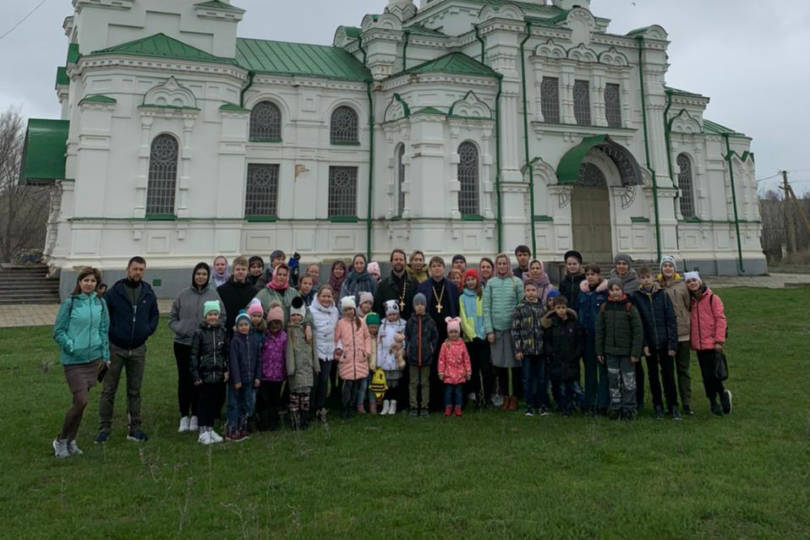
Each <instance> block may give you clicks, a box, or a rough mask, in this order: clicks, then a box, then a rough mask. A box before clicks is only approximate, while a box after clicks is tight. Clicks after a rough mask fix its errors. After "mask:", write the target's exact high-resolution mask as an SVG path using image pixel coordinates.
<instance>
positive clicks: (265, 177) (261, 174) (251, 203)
mask: <svg viewBox="0 0 810 540" xmlns="http://www.w3.org/2000/svg"><path fill="white" fill-rule="evenodd" d="M278 169H279V166H278V165H265V164H256V163H251V164H249V165H248V173H247V190H246V194H245V217H277V216H278Z"/></svg>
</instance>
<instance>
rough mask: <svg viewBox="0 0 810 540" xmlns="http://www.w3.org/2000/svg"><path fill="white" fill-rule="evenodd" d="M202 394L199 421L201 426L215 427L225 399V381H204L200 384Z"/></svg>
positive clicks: (200, 393) (200, 394)
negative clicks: (215, 421)
mask: <svg viewBox="0 0 810 540" xmlns="http://www.w3.org/2000/svg"><path fill="white" fill-rule="evenodd" d="M198 389H199V396H200V404H199V408H200V412H199V422H200V425H201V426H207V427H213V426H214V420H216V419H217V418H218V417H219V415H220V413H221V411H222V402H223V401H225V383H224V382H218V383H202V384H201V385H200V386H198Z"/></svg>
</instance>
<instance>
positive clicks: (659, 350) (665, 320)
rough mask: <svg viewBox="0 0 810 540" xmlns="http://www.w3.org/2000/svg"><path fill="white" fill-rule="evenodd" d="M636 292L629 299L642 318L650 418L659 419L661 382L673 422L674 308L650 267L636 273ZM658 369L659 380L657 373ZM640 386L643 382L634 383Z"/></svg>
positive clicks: (675, 405)
mask: <svg viewBox="0 0 810 540" xmlns="http://www.w3.org/2000/svg"><path fill="white" fill-rule="evenodd" d="M638 278H639V289H638V290H637V291H635V292H634V293H633V294H632V295H631V297H630V299H631V300H632V302H633V305H635V306H636V308H637V309H638V311H639V314H640V315H641V323H642V326H643V328H644V341H643V343H644V356H645V357H646V358H647V373H648V376H649V380H650V393H651V394H652V399H653V407H654V411H653V416H654V417H655V418H657V419H659V420H660V419H661V418H662V417H663V414H664V403H663V400H662V396H661V380H662V379H663V383H664V394H665V396H666V400H667V409H668V411H669V414H670V415H671V416H672V419H673V420H680V419H681V415H680V412H679V411H678V394H677V392H676V390H675V354H676V352H677V350H678V327H677V320H676V319H675V309H674V308H673V306H672V301H671V300H670V299H669V295H667V293H666V291H664V289H662V288H661V286H660V285H658V283H657V282H656V281H655V280H654V279H653V275H652V272H651V271H650V269H649V268H641V269H640V270H639V271H638ZM659 368H660V370H661V376H660V377H659V375H658V371H659ZM636 384H639V385H643V384H644V381H643V380H642V381H636Z"/></svg>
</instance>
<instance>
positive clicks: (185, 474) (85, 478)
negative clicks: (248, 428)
mask: <svg viewBox="0 0 810 540" xmlns="http://www.w3.org/2000/svg"><path fill="white" fill-rule="evenodd" d="M720 293H721V295H722V297H723V299H724V300H725V302H726V306H727V313H728V314H729V318H730V331H729V340H730V341H729V347H728V353H729V364H730V372H731V377H730V379H729V381H728V383H727V384H728V387H729V388H731V389H732V390H733V391H734V397H735V400H734V403H735V410H734V413H733V414H732V415H731V416H729V417H725V418H716V417H713V416H711V415H710V414H709V412H708V407H707V402H706V400H705V398H704V397H703V389H702V384H701V379H700V373H699V369H698V367H697V363H696V361H695V363H694V364H693V369H692V377H693V384H692V388H693V394H694V406H695V409H696V410H697V414H696V415H695V416H693V417H691V418H687V419H685V420H684V421H683V422H680V423H675V422H672V421H670V420H666V421H654V420H652V419H650V418H649V417H643V418H641V419H640V420H639V421H637V422H635V423H631V424H627V423H617V422H610V421H608V420H605V419H586V418H582V417H574V418H568V419H566V418H561V417H559V416H549V417H543V418H540V417H534V418H525V417H523V415H522V414H510V413H501V412H485V413H468V414H466V415H465V416H464V417H463V418H461V419H456V418H452V419H445V418H443V417H439V416H436V415H434V416H432V417H431V418H430V419H428V420H422V419H410V418H405V417H401V416H397V417H396V418H391V417H385V418H379V417H377V418H370V417H364V418H356V419H353V420H351V421H348V422H343V421H340V420H337V418H335V419H334V420H333V421H332V422H331V423H330V428H329V429H328V430H327V429H323V428H321V427H319V426H318V427H315V428H313V429H311V430H310V431H308V432H305V433H292V432H289V431H283V432H280V433H273V434H260V435H254V436H253V437H252V438H251V439H250V440H248V441H245V442H243V443H241V444H222V445H218V446H216V447H207V448H206V447H202V446H201V445H199V444H197V443H196V437H194V436H192V435H190V434H178V433H176V426H177V414H176V405H175V402H176V398H175V396H176V391H175V380H176V372H175V367H174V360H173V357H172V352H171V336H170V333H169V332H168V329H167V328H166V325H165V321H164V322H162V323H161V326H160V330H159V332H158V334H157V335H156V336H155V337H154V338H153V339H152V340H151V341H150V344H149V348H150V350H149V353H148V356H147V371H146V379H145V382H144V388H143V407H144V409H143V416H144V421H145V424H144V426H143V428H144V430H145V431H146V432H147V433H148V434H149V435H150V437H151V439H150V441H149V442H148V443H146V444H145V445H137V444H135V443H131V442H128V441H126V440H125V438H124V435H125V431H124V429H125V428H124V424H125V418H124V417H125V414H124V403H125V393H124V388H123V385H122V387H121V388H119V393H118V399H117V404H116V409H117V416H116V420H115V424H114V432H113V437H112V439H111V441H110V442H109V443H107V444H106V445H104V446H102V447H99V446H95V445H93V444H92V442H91V441H92V438H93V436H94V435H95V429H96V426H97V413H98V395H99V392H98V388H94V389H93V391H92V393H91V401H90V405H89V407H88V409H87V412H86V414H85V420H84V423H83V425H82V428H81V431H80V433H79V438H78V441H79V444H80V446H82V447H83V449H84V450H85V455H84V456H82V457H77V458H70V459H67V460H65V461H57V460H55V459H54V458H53V455H52V452H51V448H50V443H51V440H52V439H53V437H54V435H55V434H56V432H57V431H58V428H59V426H60V424H61V421H62V417H63V414H64V412H65V410H66V409H67V407H68V405H69V399H70V398H69V393H68V390H67V386H66V385H65V383H64V377H63V374H62V369H61V367H60V366H59V365H58V356H57V351H56V347H55V345H54V343H53V341H52V340H51V329H50V328H23V329H5V330H0V351H2V355H1V356H0V405H1V406H0V411H2V416H0V420H1V421H2V422H1V423H0V425H2V429H0V456H2V457H0V467H2V489H0V516H2V529H0V530H1V531H2V532H0V536H2V537H4V538H102V537H104V538H133V537H148V538H175V537H177V538H278V537H282V536H285V537H286V536H291V537H300V538H312V537H321V538H323V537H329V538H332V537H344V538H346V537H352V538H369V537H380V536H390V537H396V538H413V537H427V536H430V537H434V536H438V537H450V536H453V537H458V538H461V537H535V538H537V537H540V536H541V535H542V536H543V537H547V538H599V539H602V538H654V539H656V540H661V539H669V538H672V539H676V538H677V539H680V538H777V537H778V538H807V537H810V478H808V476H809V475H810V451H809V450H808V447H809V444H808V443H810V416H809V415H808V404H809V403H810V399H808V394H809V391H808V382H810V377H809V376H808V367H810V366H808V362H807V359H806V358H807V356H806V353H807V348H808V344H810V324H809V323H808V320H807V306H808V304H810V288H799V289H786V290H776V291H766V290H759V289H728V290H724V291H720ZM45 365H49V369H44V367H45Z"/></svg>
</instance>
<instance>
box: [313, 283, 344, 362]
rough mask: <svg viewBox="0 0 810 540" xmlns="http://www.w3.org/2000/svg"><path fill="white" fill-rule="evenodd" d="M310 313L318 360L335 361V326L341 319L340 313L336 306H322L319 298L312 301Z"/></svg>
mask: <svg viewBox="0 0 810 540" xmlns="http://www.w3.org/2000/svg"><path fill="white" fill-rule="evenodd" d="M309 312H310V313H311V314H312V325H313V326H314V329H315V331H314V332H313V339H314V340H315V343H316V344H317V346H316V351H317V353H318V358H320V359H321V360H327V361H328V360H332V359H334V358H335V325H337V322H338V319H339V318H340V312H339V311H338V309H337V307H335V305H334V304H332V305H331V306H329V307H324V306H322V305H321V303H320V302H318V298H317V297H315V299H314V300H313V301H312V305H311V306H310V307H309Z"/></svg>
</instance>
